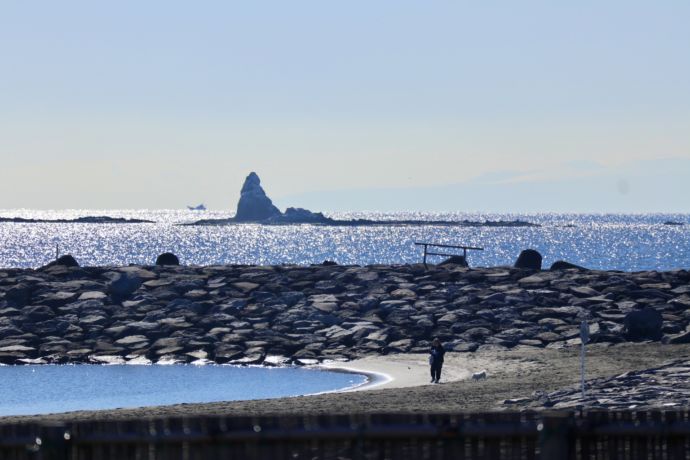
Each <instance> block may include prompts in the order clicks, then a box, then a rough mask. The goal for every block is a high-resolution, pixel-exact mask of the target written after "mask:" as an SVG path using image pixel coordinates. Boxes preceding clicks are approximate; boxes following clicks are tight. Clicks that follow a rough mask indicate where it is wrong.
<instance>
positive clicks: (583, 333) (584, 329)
mask: <svg viewBox="0 0 690 460" xmlns="http://www.w3.org/2000/svg"><path fill="white" fill-rule="evenodd" d="M580 342H582V346H581V348H580V385H581V386H582V399H583V400H584V399H585V352H586V350H585V346H586V344H587V342H589V324H587V320H582V322H581V323H580Z"/></svg>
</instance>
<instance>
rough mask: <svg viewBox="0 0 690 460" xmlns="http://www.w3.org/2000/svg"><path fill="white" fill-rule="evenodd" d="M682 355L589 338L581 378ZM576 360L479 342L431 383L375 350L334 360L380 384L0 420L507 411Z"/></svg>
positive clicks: (561, 379)
mask: <svg viewBox="0 0 690 460" xmlns="http://www.w3.org/2000/svg"><path fill="white" fill-rule="evenodd" d="M682 357H690V345H662V344H659V343H642V344H631V343H626V344H620V345H614V346H610V345H603V344H602V345H590V346H589V347H588V355H587V372H588V373H587V377H588V378H598V377H606V376H614V375H617V374H620V373H622V372H626V371H629V370H639V369H645V368H648V367H653V366H657V365H659V364H660V363H662V362H664V361H667V360H669V359H674V358H682ZM579 365H580V364H579V347H571V348H566V349H542V348H532V347H516V348H514V349H511V350H505V349H496V350H492V349H483V350H480V351H477V352H475V353H447V354H446V362H445V365H444V374H443V376H442V383H441V384H438V385H431V384H429V383H428V382H429V380H428V377H429V374H428V365H427V361H426V356H425V355H421V354H399V355H388V356H376V357H368V358H363V359H359V360H355V361H351V362H347V363H340V367H342V368H347V369H353V370H354V369H356V370H361V371H365V372H372V371H373V372H377V373H379V374H385V375H387V376H388V377H389V379H388V380H384V381H381V382H380V384H378V385H369V386H368V387H367V388H364V389H360V390H359V391H349V392H341V393H329V394H321V395H313V396H300V397H294V398H278V399H265V400H254V401H231V402H221V403H209V404H178V405H174V406H159V407H144V408H136V409H116V410H107V411H82V412H71V413H64V414H52V415H40V416H28V417H4V418H0V423H9V422H19V421H26V422H37V421H58V420H61V421H71V420H74V421H76V420H104V419H108V420H114V419H131V418H152V417H166V416H178V417H179V416H199V415H273V414H337V413H381V412H388V413H401V412H424V411H428V412H459V411H485V410H507V409H511V406H506V405H504V404H503V401H504V400H506V399H510V398H516V397H522V396H530V395H531V394H532V393H533V392H534V391H537V390H539V391H554V390H557V389H559V388H564V387H566V386H570V385H575V384H577V383H578V382H579ZM481 370H486V372H487V378H486V380H479V381H474V380H472V379H470V378H469V377H470V376H471V373H472V372H477V371H481Z"/></svg>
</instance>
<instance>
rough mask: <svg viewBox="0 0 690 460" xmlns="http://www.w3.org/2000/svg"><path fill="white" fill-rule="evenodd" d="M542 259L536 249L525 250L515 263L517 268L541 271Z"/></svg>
mask: <svg viewBox="0 0 690 460" xmlns="http://www.w3.org/2000/svg"><path fill="white" fill-rule="evenodd" d="M541 261H542V257H541V254H539V252H537V251H535V250H534V249H525V250H524V251H522V252H521V253H520V255H519V256H518V258H517V260H516V261H515V268H527V269H530V270H541Z"/></svg>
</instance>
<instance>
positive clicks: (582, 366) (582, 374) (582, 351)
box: [580, 342, 585, 399]
mask: <svg viewBox="0 0 690 460" xmlns="http://www.w3.org/2000/svg"><path fill="white" fill-rule="evenodd" d="M580 384H581V385H582V399H585V342H582V348H581V349H580Z"/></svg>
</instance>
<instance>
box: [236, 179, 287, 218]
mask: <svg viewBox="0 0 690 460" xmlns="http://www.w3.org/2000/svg"><path fill="white" fill-rule="evenodd" d="M281 215H282V214H281V212H280V210H279V209H278V208H276V207H275V206H274V205H273V202H272V201H271V199H270V198H269V197H268V196H266V192H264V189H263V188H261V179H259V176H257V174H256V173H255V172H252V173H249V175H248V176H247V178H246V179H245V180H244V185H243V186H242V190H241V192H240V201H239V203H237V213H236V214H235V220H236V221H238V222H261V221H265V220H268V219H272V218H279V217H280V216H281Z"/></svg>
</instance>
